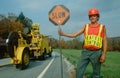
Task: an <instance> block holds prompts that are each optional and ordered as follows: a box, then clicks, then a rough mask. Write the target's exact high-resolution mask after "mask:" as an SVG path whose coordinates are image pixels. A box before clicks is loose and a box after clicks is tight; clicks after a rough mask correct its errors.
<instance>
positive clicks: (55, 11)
mask: <svg viewBox="0 0 120 78" xmlns="http://www.w3.org/2000/svg"><path fill="white" fill-rule="evenodd" d="M69 18H70V13H69V10H68V9H67V8H66V7H65V6H64V5H56V6H54V7H53V8H52V9H51V10H50V11H49V20H50V21H51V22H52V23H53V24H55V25H58V26H61V25H64V24H65V23H66V22H67V20H68V19H69Z"/></svg>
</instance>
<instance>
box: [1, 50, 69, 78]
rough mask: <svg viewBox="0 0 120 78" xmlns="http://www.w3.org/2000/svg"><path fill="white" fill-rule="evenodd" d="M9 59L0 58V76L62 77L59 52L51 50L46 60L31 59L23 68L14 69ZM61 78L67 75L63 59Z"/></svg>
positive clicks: (7, 77) (2, 77)
mask: <svg viewBox="0 0 120 78" xmlns="http://www.w3.org/2000/svg"><path fill="white" fill-rule="evenodd" d="M9 62H10V59H9V58H8V59H2V60H0V78H62V76H61V62H60V54H58V53H56V52H53V54H52V57H51V58H47V59H46V60H43V61H39V60H31V61H30V65H29V67H28V68H27V69H25V70H19V69H16V68H15V66H14V65H12V64H10V63H9ZM62 72H63V78H70V77H69V67H68V64H67V63H66V62H65V60H63V71H62Z"/></svg>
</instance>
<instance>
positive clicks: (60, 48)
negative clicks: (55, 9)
mask: <svg viewBox="0 0 120 78" xmlns="http://www.w3.org/2000/svg"><path fill="white" fill-rule="evenodd" d="M59 22H60V21H59ZM60 26H61V25H59V30H61V27H60ZM59 50H60V62H61V78H63V61H62V45H61V36H60V35H59Z"/></svg>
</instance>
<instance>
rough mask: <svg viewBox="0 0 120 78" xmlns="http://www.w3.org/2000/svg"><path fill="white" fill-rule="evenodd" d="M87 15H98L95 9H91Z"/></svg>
mask: <svg viewBox="0 0 120 78" xmlns="http://www.w3.org/2000/svg"><path fill="white" fill-rule="evenodd" d="M88 15H89V16H90V15H99V11H98V10H97V9H96V8H91V9H90V10H89V12H88Z"/></svg>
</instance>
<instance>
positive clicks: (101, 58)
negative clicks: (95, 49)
mask: <svg viewBox="0 0 120 78" xmlns="http://www.w3.org/2000/svg"><path fill="white" fill-rule="evenodd" d="M105 59H106V54H102V55H101V57H100V62H101V63H104V62H105Z"/></svg>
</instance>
